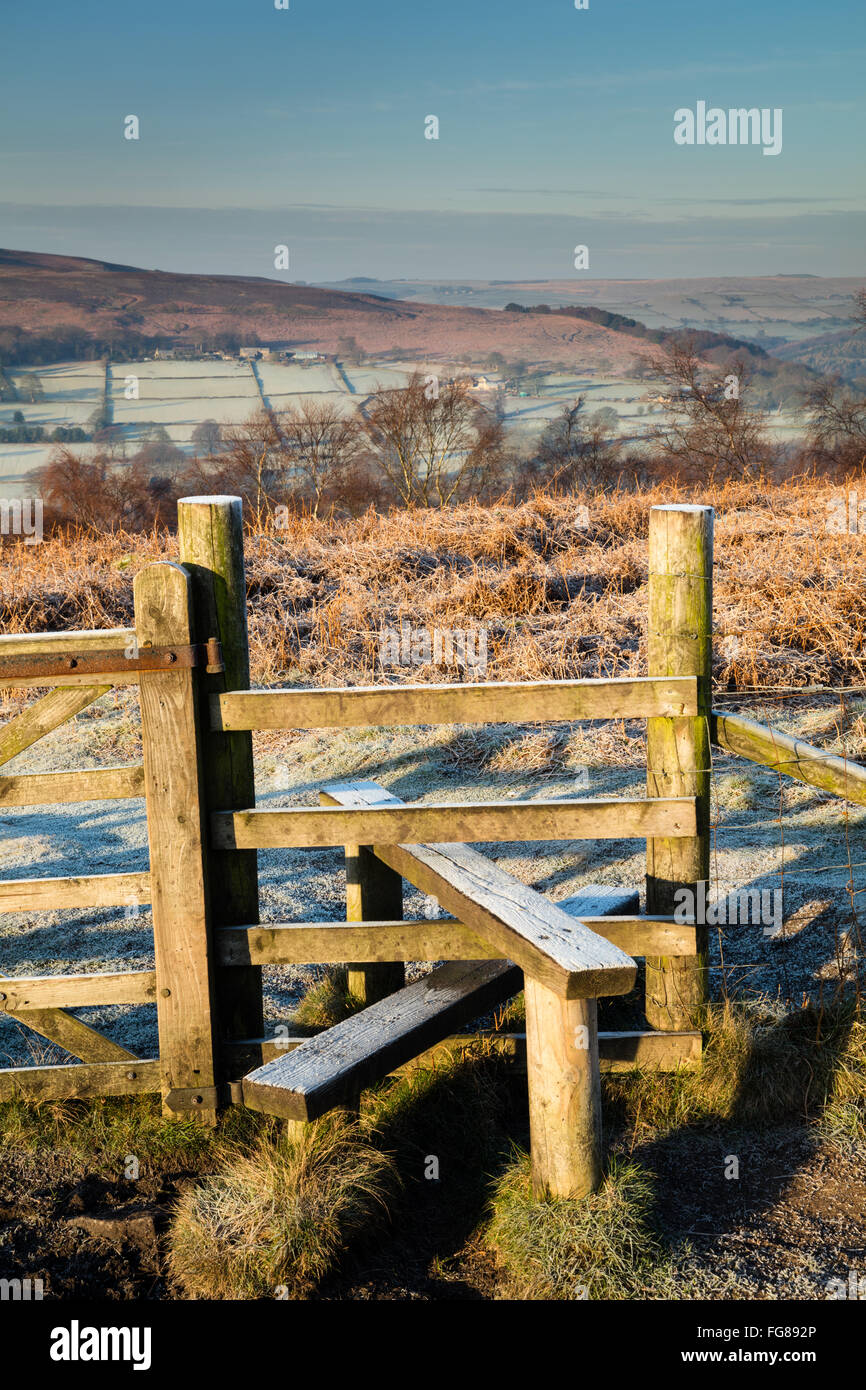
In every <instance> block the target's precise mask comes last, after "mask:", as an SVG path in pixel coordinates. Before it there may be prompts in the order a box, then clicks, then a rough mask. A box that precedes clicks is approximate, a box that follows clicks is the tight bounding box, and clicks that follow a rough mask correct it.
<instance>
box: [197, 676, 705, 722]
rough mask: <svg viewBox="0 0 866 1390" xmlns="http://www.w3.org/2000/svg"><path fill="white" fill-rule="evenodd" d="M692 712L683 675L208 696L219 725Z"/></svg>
mask: <svg viewBox="0 0 866 1390" xmlns="http://www.w3.org/2000/svg"><path fill="white" fill-rule="evenodd" d="M696 713H697V684H696V682H695V680H694V679H693V678H690V677H685V678H679V679H678V678H670V677H665V678H663V679H657V678H653V677H647V676H640V677H636V678H615V679H611V680H605V679H597V680H596V679H594V680H584V681H520V682H516V681H515V682H511V681H490V682H485V683H484V684H483V685H465V684H464V685H459V684H455V685H399V686H381V685H376V686H366V687H364V686H353V687H348V688H344V689H339V690H249V691H231V692H229V693H227V694H224V695H216V696H214V697H213V698H212V700H211V722H212V727H213V728H214V729H220V730H231V729H322V728H331V729H345V728H357V727H368V726H386V727H388V728H391V727H393V726H396V725H405V724H415V725H426V724H496V723H505V724H513V723H524V722H527V721H528V722H535V721H536V720H539V719H545V720H554V721H555V720H573V719H630V718H641V717H644V716H649V715H663V714H664V715H682V714H696Z"/></svg>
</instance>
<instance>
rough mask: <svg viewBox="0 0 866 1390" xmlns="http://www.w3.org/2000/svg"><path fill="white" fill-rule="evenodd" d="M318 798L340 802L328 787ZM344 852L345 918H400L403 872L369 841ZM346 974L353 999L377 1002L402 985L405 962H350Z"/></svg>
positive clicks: (328, 803)
mask: <svg viewBox="0 0 866 1390" xmlns="http://www.w3.org/2000/svg"><path fill="white" fill-rule="evenodd" d="M355 790H357V788H355ZM373 792H374V800H375V801H376V802H378V801H380V800H381V798H382V796H383V791H382V788H381V787H374V788H373ZM392 799H393V798H392ZM319 801H320V802H321V803H322V805H323V806H336V805H339V804H341V803H339V802H338V801H336V800H335V798H334V797H333V796H331V795H330V793H329V792H327V791H322V792H320V793H319ZM345 853H346V921H347V922H399V921H400V920H401V918H402V916H403V879H402V876H401V875H400V874H398V873H397V872H396V870H394V869H389V867H388V865H387V864H383V863H382V861H381V859H377V858H376V856H375V854H374V853H373V849H372V846H370V845H346V846H345ZM348 977H349V978H348V986H349V992H350V993H351V994H354V995H355V998H356V999H361V1000H363V1002H364V1004H377V1003H378V1002H379V1000H380V999H384V998H385V997H386V996H387V995H389V994H395V993H396V992H397V990H398V989H402V988H403V986H404V985H405V983H406V966H405V963H404V962H403V961H402V960H395V961H381V962H377V963H376V964H375V965H370V964H365V965H350V966H349V967H348Z"/></svg>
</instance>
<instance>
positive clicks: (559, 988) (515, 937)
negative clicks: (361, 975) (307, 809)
mask: <svg viewBox="0 0 866 1390" xmlns="http://www.w3.org/2000/svg"><path fill="white" fill-rule="evenodd" d="M325 794H326V795H327V796H329V797H330V799H331V800H332V801H333V802H336V803H337V804H339V805H341V806H346V805H349V806H358V805H365V806H370V805H371V804H372V805H373V806H382V807H386V808H387V807H393V805H394V802H395V801H396V798H395V797H392V796H391V794H390V793H389V792H386V791H385V790H384V788H382V787H380V786H378V784H377V783H375V782H350V783H337V784H332V785H329V786H328V787H327V788H326V789H325ZM558 804H559V805H560V809H561V808H562V804H561V803H558ZM470 809H471V808H470ZM374 848H375V852H376V854H377V855H378V857H379V858H380V859H382V860H383V861H384V862H385V863H386V864H388V865H389V866H390V867H391V868H392V869H394V870H396V872H397V873H400V874H402V875H403V877H404V878H406V879H408V880H409V882H410V883H413V884H414V885H415V887H416V888H420V889H421V891H422V892H424V893H430V894H432V895H433V896H434V897H435V898H437V899H438V901H439V902H440V903H441V904H442V906H443V907H444V908H445V910H446V912H450V913H452V914H453V915H454V916H455V917H456V918H458V920H459V921H461V922H463V923H465V925H466V926H467V927H468V928H469V930H470V931H473V932H477V934H478V935H479V936H481V937H482V938H483V939H484V940H485V941H487V942H488V943H489V944H490V945H491V946H495V947H497V948H498V949H499V950H501V951H502V953H503V956H505V957H507V959H509V960H513V961H515V962H516V963H517V964H518V965H520V966H521V967H522V968H523V969H524V970H525V971H526V973H527V974H528V975H531V976H533V977H534V978H535V979H537V980H539V981H540V982H541V983H543V984H545V985H546V986H547V987H548V988H549V989H551V990H553V991H554V993H556V994H560V995H562V996H564V997H566V998H569V999H582V998H590V997H593V996H595V995H598V994H605V995H607V994H626V993H628V991H629V990H630V989H631V987H632V985H633V984H634V980H635V973H636V966H635V963H634V961H633V960H632V959H631V958H630V957H629V956H627V955H626V954H625V952H624V951H620V950H619V949H618V948H617V947H616V946H612V945H611V944H610V943H609V942H606V941H603V940H602V939H601V938H600V937H598V936H596V935H595V933H593V932H591V931H589V930H587V928H586V927H584V926H582V924H581V923H580V922H579V921H575V920H573V919H572V918H570V917H569V916H568V914H567V913H565V912H563V911H562V910H561V909H560V908H558V907H557V906H556V905H555V904H554V903H551V902H548V901H547V899H546V898H543V897H542V896H541V894H540V893H536V892H535V891H534V889H532V888H528V887H527V886H526V884H523V883H520V882H518V881H517V880H516V879H514V878H512V876H511V875H510V874H507V873H505V872H504V871H503V870H502V869H499V868H498V867H497V866H496V865H495V864H492V863H491V862H490V860H489V859H486V858H485V856H484V855H483V854H479V853H478V851H477V850H474V849H472V848H470V846H468V845H458V844H412V845H405V844H400V845H391V844H387V845H383V844H376V845H375V846H374Z"/></svg>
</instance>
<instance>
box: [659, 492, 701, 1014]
mask: <svg viewBox="0 0 866 1390" xmlns="http://www.w3.org/2000/svg"><path fill="white" fill-rule="evenodd" d="M649 570H650V578H649V619H648V623H649V629H648V637H647V652H648V658H649V669H650V674H651V675H655V676H664V675H672V674H674V673H676V674H678V675H692V676H696V677H697V681H698V713H697V716H696V717H694V718H692V717H688V716H679V717H672V718H661V717H657V718H653V719H649V720H648V721H647V792H648V794H649V795H650V796H652V797H668V796H674V797H676V796H690V797H695V799H696V800H695V810H696V826H695V829H694V831H693V832H692V834H691V835H690V836H688V837H678V838H671V837H670V836H666V835H664V834H662V835H653V836H651V837H650V838H648V840H647V881H646V882H647V898H646V901H647V912H649V913H659V914H663V915H670V914H672V913H673V911H674V908H675V906H676V903H675V894H676V891H677V889H678V888H688V889H690V890H691V891H692V893H693V894H695V896H694V897H693V899H692V901H693V902H697V897H696V892H697V884H698V883H699V882H701V881H703V882H706V881H707V880H708V879H709V871H710V830H709V827H710V731H709V715H710V677H711V673H712V628H713V599H712V594H713V509H712V507H694V506H672V507H653V508H652V509H651V511H650V526H649ZM697 938H698V952H697V954H696V955H693V956H691V955H690V956H676V955H663V956H656V957H649V958H648V959H647V963H646V1015H647V1018H648V1020H649V1022H650V1025H651V1026H652V1027H654V1028H658V1029H661V1030H664V1029H671V1030H674V1031H678V1030H680V1031H681V1030H683V1029H689V1028H691V1027H692V1026H694V1024H695V1022H696V1021H697V1016H698V1013H699V1011H700V1008H701V1006H702V1005H703V1004H704V1003H705V1002H706V999H707V997H708V985H707V978H708V977H707V928H706V925H705V924H698V926H697Z"/></svg>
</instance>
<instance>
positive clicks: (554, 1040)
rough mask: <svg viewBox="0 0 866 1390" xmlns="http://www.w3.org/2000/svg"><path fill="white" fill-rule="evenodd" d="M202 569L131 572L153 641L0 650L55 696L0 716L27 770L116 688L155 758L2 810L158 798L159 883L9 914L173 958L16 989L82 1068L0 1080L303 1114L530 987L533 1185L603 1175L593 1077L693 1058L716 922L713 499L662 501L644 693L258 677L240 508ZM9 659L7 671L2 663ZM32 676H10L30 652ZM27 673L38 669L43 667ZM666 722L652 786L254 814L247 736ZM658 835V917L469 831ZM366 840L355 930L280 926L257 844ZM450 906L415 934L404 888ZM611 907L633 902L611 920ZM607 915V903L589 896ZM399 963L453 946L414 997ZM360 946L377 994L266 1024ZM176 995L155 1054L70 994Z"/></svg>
mask: <svg viewBox="0 0 866 1390" xmlns="http://www.w3.org/2000/svg"><path fill="white" fill-rule="evenodd" d="M179 534H180V558H181V564H174V563H162V564H156V565H151V566H149V567H148V568H146V569H144V570H142V571H141V572H140V573H139V574H138V576H137V577H136V580H135V628H134V629H130V630H126V629H123V630H120V631H115V632H110V633H55V634H47V635H43V636H38V637H36V636H34V637H12V638H0V685H4V686H6V685H18V686H20V685H30V686H45V685H52V686H53V687H54V689H53V690H52V691H51V693H50V694H49V695H47V696H45V697H44V698H43V699H41V700H39V701H37V703H36V704H35V705H33V706H32V707H31V708H30V709H27V710H25V711H24V713H23V714H21V715H19V716H17V717H16V718H15V719H13V720H11V721H10V723H8V724H7V725H6V726H5V728H4V729H3V730H2V731H0V760H2V761H7V760H8V759H9V758H11V757H14V756H15V754H16V753H18V752H20V751H22V750H23V749H24V748H26V747H28V746H29V745H30V744H32V743H33V742H34V741H35V740H36V739H38V738H40V737H42V736H43V735H44V734H46V733H47V732H49V731H50V730H51V729H53V728H56V727H57V726H58V725H59V724H60V723H61V722H62V721H63V720H64V719H68V718H70V717H72V716H74V715H75V714H76V713H77V712H78V711H79V710H81V709H83V708H85V706H86V705H87V704H89V703H90V702H91V701H92V700H94V699H97V698H98V697H99V695H100V694H102V693H104V692H105V691H106V690H108V689H110V688H111V687H112V686H114V685H116V684H119V683H121V682H123V683H129V682H135V683H137V685H138V687H139V692H140V702H141V721H142V736H143V748H144V757H143V767H128V768H112V769H105V770H101V771H98V772H59V773H50V774H38V775H30V776H27V775H24V776H17V777H6V778H0V805H7V806H22V805H34V804H39V803H40V802H45V803H48V802H58V801H73V800H74V801H83V800H87V799H99V798H108V797H118V796H140V795H142V794H143V795H144V796H145V797H146V801H147V821H148V840H149V847H150V872H149V873H148V874H125V873H118V874H109V875H100V876H95V877H89V878H80V879H57V880H15V881H14V882H6V883H0V910H5V911H21V910H22V909H28V910H29V909H34V908H35V909H38V908H52V909H54V908H61V907H76V908H81V907H88V906H93V907H97V906H99V907H105V906H115V905H122V904H124V903H128V902H130V901H137V902H142V903H144V902H150V903H151V904H152V909H153V923H154V952H155V969H154V970H153V971H135V972H129V973H120V974H102V975H100V974H94V975H81V976H57V975H51V976H44V977H38V978H28V979H22V978H21V977H18V976H16V977H14V978H13V979H11V980H4V981H2V982H0V983H2V984H3V987H4V993H3V994H2V997H0V1004H2V1006H3V1008H5V1009H6V1011H7V1012H8V1013H10V1014H12V1015H14V1016H15V1017H16V1018H17V1019H19V1020H21V1021H22V1022H24V1023H26V1024H28V1026H30V1027H32V1028H34V1029H35V1030H36V1031H37V1032H40V1033H42V1034H43V1035H44V1036H45V1037H48V1038H50V1039H51V1040H52V1041H54V1042H57V1043H59V1044H60V1045H61V1046H63V1047H64V1048H66V1049H67V1050H68V1051H69V1052H71V1053H72V1055H73V1056H77V1057H80V1058H81V1065H69V1066H49V1067H26V1068H15V1069H11V1070H7V1071H5V1072H0V1098H8V1097H10V1096H12V1095H15V1094H21V1095H23V1096H26V1097H30V1098H33V1099H39V1098H45V1097H51V1098H62V1097H67V1096H69V1097H71V1096H98V1095H121V1094H137V1093H141V1092H147V1091H155V1092H159V1093H161V1095H162V1098H163V1103H164V1106H165V1108H166V1110H167V1111H168V1112H172V1113H184V1112H186V1113H189V1112H192V1113H196V1114H199V1115H201V1116H202V1117H203V1119H206V1120H207V1121H210V1122H213V1120H214V1118H215V1116H216V1114H217V1112H218V1110H219V1109H220V1107H221V1106H222V1105H224V1104H227V1103H230V1102H231V1101H232V1100H233V1101H235V1102H242V1103H245V1104H247V1105H250V1106H252V1107H254V1108H257V1109H263V1110H268V1111H271V1112H273V1113H277V1114H281V1115H284V1116H286V1117H287V1118H289V1119H295V1120H301V1121H305V1120H309V1119H312V1118H315V1117H316V1116H317V1115H320V1114H322V1113H324V1112H325V1111H326V1110H327V1109H329V1108H331V1107H332V1106H333V1105H352V1104H356V1103H357V1098H358V1095H359V1092H360V1089H361V1088H362V1087H363V1086H365V1085H369V1084H371V1083H372V1082H373V1081H375V1080H377V1079H379V1078H380V1077H382V1076H385V1075H387V1074H388V1072H389V1071H391V1070H392V1069H393V1068H394V1067H396V1066H399V1065H401V1064H402V1063H404V1062H406V1061H407V1060H409V1059H410V1058H412V1057H416V1056H417V1055H418V1054H419V1053H422V1052H424V1051H425V1050H426V1049H427V1048H429V1047H430V1046H432V1045H436V1044H438V1043H441V1042H443V1041H447V1039H448V1038H449V1037H450V1036H451V1035H453V1033H454V1030H455V1028H459V1027H460V1026H462V1025H465V1024H466V1023H467V1022H470V1021H471V1020H473V1019H475V1018H477V1017H479V1016H480V1015H481V1014H483V1013H484V1012H485V1011H486V1010H487V1009H489V1008H490V1007H491V1006H492V1005H493V1004H496V1003H498V1002H501V1000H503V999H505V998H507V997H509V995H513V994H514V993H515V992H517V990H519V989H520V988H521V986H522V985H525V990H526V1007H527V1027H526V1035H525V1038H524V1039H523V1042H522V1045H521V1043H520V1040H519V1039H512V1040H511V1042H512V1043H513V1044H514V1051H515V1052H522V1054H523V1056H524V1058H525V1062H526V1067H527V1071H528V1077H529V1089H530V1114H531V1124H532V1147H533V1162H534V1172H535V1180H536V1186H537V1187H538V1189H539V1190H549V1191H552V1192H556V1193H569V1192H570V1193H577V1194H579V1193H583V1192H586V1191H588V1190H590V1189H591V1188H592V1187H594V1186H595V1185H596V1184H597V1182H598V1180H599V1177H600V1171H601V1166H600V1163H601V1159H600V1154H601V1149H600V1100H599V1095H600V1090H599V1070H600V1067H602V1066H604V1065H607V1066H612V1067H614V1066H628V1065H634V1064H636V1063H639V1064H640V1063H647V1064H655V1065H663V1066H674V1065H678V1064H680V1063H681V1062H689V1061H694V1060H695V1058H696V1057H698V1056H699V1055H700V1033H699V1032H698V1031H697V1022H698V1018H697V1012H696V1011H697V1010H698V1009H699V1007H700V1004H701V1003H702V1002H703V1000H704V999H705V998H706V943H705V939H704V937H705V928H702V927H701V926H699V925H696V924H695V923H694V922H687V923H678V922H676V921H675V920H674V918H673V915H672V908H673V893H674V891H675V889H676V888H677V887H679V886H681V885H683V884H686V885H692V886H694V885H695V884H696V882H697V881H698V880H699V879H700V878H706V876H707V867H706V866H707V856H708V824H709V811H708V783H709V753H708V733H707V732H706V731H707V730H708V728H709V722H708V716H709V670H710V667H709V642H710V632H711V618H710V606H711V597H710V594H711V581H710V576H711V573H712V513H711V511H710V509H709V508H688V507H677V508H654V509H653V520H652V525H651V535H650V568H651V580H650V634H649V659H650V672H651V674H650V675H649V676H647V677H643V678H638V679H626V680H585V681H544V682H530V683H498V684H496V683H487V684H483V685H480V684H479V685H440V686H422V687H412V686H385V687H374V688H371V689H344V690H294V689H291V690H269V691H260V690H255V691H254V690H250V688H249V657H248V647H247V632H246V601H245V585H244V573H243V529H242V518H241V504H240V501H239V499H233V498H191V499H186V500H185V501H183V502H181V503H180V505H179ZM4 663H5V665H4ZM16 663H17V664H16ZM28 663H29V664H28ZM635 717H643V718H646V719H647V721H648V792H649V795H648V796H647V797H646V798H642V799H639V800H624V799H617V798H610V799H605V798H601V799H600V798H595V799H586V800H581V801H563V800H556V801H532V802H522V803H514V802H511V801H508V802H484V803H469V804H467V803H459V804H449V803H439V804H433V805H430V804H424V805H420V804H419V805H404V804H403V803H402V802H400V801H398V800H397V799H396V798H394V797H392V796H390V795H389V794H388V793H387V792H386V791H385V790H384V789H383V788H381V787H379V786H377V785H376V784H375V783H372V784H370V783H367V784H350V785H342V786H331V787H326V788H323V789H322V790H323V796H322V800H323V802H324V804H323V805H321V806H319V807H316V808H311V809H308V808H303V809H289V810H277V811H268V810H258V809H256V805H255V785H254V776H253V758H252V742H251V731H252V730H254V729H283V728H315V727H322V728H334V727H342V728H345V727H352V726H369V725H379V726H386V727H390V726H396V725H403V726H411V725H419V726H421V725H430V724H433V723H464V724H465V723H489V722H509V723H511V722H514V721H521V720H532V721H536V720H568V721H571V720H576V719H597V718H635ZM604 838H610V839H615V840H620V839H623V838H638V839H646V840H647V845H648V878H647V895H648V906H649V909H650V912H649V915H645V916H641V915H640V914H639V913H638V910H637V899H636V895H635V894H634V892H633V890H632V891H629V892H626V893H624V894H623V893H620V894H616V893H615V894H614V895H613V898H612V899H611V898H608V899H605V898H604V895H603V894H602V895H598V894H596V895H595V897H592V896H590V898H589V899H587V898H586V897H585V896H581V895H578V901H577V903H575V902H572V903H571V904H570V905H569V904H566V905H556V904H553V903H550V902H548V901H547V900H546V899H545V898H543V897H542V896H541V895H539V894H537V893H535V892H533V890H531V889H529V888H527V887H526V886H525V885H523V884H521V883H519V882H518V881H517V880H515V879H514V878H512V877H511V876H510V875H508V874H505V873H504V872H503V871H502V870H499V869H498V868H497V867H496V866H495V865H493V864H492V862H491V861H490V860H488V859H487V858H485V857H484V856H483V855H481V854H479V853H478V852H477V851H476V850H474V849H471V848H468V847H467V845H468V844H470V843H471V842H473V841H475V842H495V841H529V842H532V841H544V840H564V839H604ZM323 846H343V847H345V854H346V865H347V919H348V920H347V923H346V924H345V925H340V924H335V923H314V922H307V923H300V924H298V923H292V924H279V923H277V924H275V923H268V924H264V925H262V924H260V922H259V911H258V874H257V858H256V852H257V850H258V849H261V848H279V847H293V848H298V847H323ZM404 878H405V879H407V880H408V881H410V882H411V883H413V884H415V885H416V886H418V887H419V888H421V889H422V890H423V891H425V892H428V893H434V894H435V895H436V897H437V898H438V899H439V901H440V902H441V903H442V905H443V906H444V907H445V908H446V910H448V911H450V912H451V913H452V914H453V915H454V918H455V919H456V920H453V921H440V922H430V921H426V920H425V921H423V922H412V921H404V920H403V913H402V880H403V879H404ZM612 908H613V910H614V912H615V914H616V915H613V916H611V915H609V914H610V912H611V909H612ZM594 909H596V910H594ZM635 956H642V957H644V958H646V960H647V981H648V992H647V1013H648V1015H649V1018H650V1022H651V1024H652V1029H651V1030H650V1031H648V1032H645V1033H639V1034H634V1033H630V1034H606V1035H602V1036H601V1038H599V1035H598V1032H597V1023H596V1005H595V1001H596V999H597V998H598V997H599V996H603V995H606V994H619V993H623V992H625V991H627V990H629V989H630V988H631V987H632V985H633V983H634V979H635V974H636V965H635V960H634V957H635ZM406 960H433V961H439V962H441V961H445V962H446V964H444V965H440V966H438V968H437V969H435V970H434V971H433V972H432V974H430V975H429V976H427V977H426V978H425V979H424V980H422V981H419V982H418V983H416V984H415V985H412V986H409V987H406V986H405V985H404V983H403V981H404V966H403V962H404V961H406ZM333 961H344V962H345V961H348V962H349V967H350V978H351V982H352V985H353V988H354V989H355V991H356V992H357V993H359V994H360V995H361V997H362V998H363V1000H364V1002H365V1004H366V1008H365V1009H364V1010H363V1011H362V1012H361V1013H359V1014H358V1015H356V1016H355V1017H353V1018H351V1019H348V1020H346V1021H345V1022H344V1023H343V1024H340V1025H338V1026H337V1027H336V1028H334V1029H330V1030H328V1031H327V1032H326V1033H324V1034H323V1035H320V1036H318V1037H316V1038H312V1039H305V1040H301V1039H294V1040H292V1039H288V1040H287V1039H276V1038H270V1039H269V1038H266V1037H264V1036H263V1032H264V1030H263V1023H262V989H261V966H262V965H263V964H267V963H287V962H303V963H329V962H333ZM145 1002H155V1003H156V1006H157V1014H158V1024H159V1056H158V1057H155V1058H147V1059H142V1058H138V1057H135V1056H133V1054H131V1053H130V1052H128V1051H127V1050H125V1049H123V1048H120V1047H118V1046H117V1045H116V1044H114V1043H112V1042H110V1041H109V1040H108V1039H106V1038H104V1037H102V1036H101V1035H100V1034H98V1033H97V1032H95V1031H94V1030H93V1029H90V1028H87V1027H86V1026H85V1025H84V1024H83V1023H81V1022H80V1021H79V1020H77V1019H76V1018H75V1017H74V1016H73V1015H71V1014H69V1013H68V1012H66V1010H68V1009H70V1008H75V1007H76V1006H81V1005H85V1004H87V1005H90V1004H111V1003H124V1004H138V1003H145Z"/></svg>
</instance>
